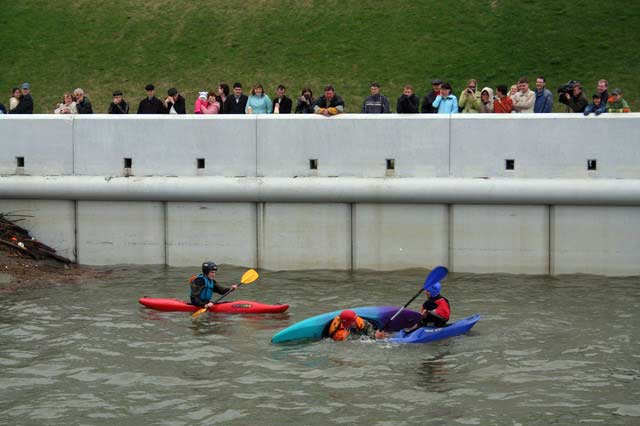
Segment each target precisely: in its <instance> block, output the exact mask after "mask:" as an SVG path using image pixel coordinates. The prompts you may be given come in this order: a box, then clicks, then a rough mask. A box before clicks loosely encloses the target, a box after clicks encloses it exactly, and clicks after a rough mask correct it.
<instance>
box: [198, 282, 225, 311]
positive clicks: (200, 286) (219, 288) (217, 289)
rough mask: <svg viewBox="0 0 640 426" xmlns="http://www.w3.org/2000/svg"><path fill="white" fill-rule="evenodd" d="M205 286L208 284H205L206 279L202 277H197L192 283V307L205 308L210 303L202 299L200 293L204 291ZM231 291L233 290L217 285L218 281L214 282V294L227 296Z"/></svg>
mask: <svg viewBox="0 0 640 426" xmlns="http://www.w3.org/2000/svg"><path fill="white" fill-rule="evenodd" d="M205 285H206V284H205V282H204V279H203V278H202V277H197V278H196V279H194V280H193V281H191V304H192V305H196V306H204V305H206V304H207V303H209V300H202V299H200V292H201V291H202V290H203V289H204V287H205ZM229 290H231V289H229V288H226V287H222V286H221V285H219V284H218V283H217V281H216V280H213V292H214V293H218V294H225V293H227V292H228V291H229Z"/></svg>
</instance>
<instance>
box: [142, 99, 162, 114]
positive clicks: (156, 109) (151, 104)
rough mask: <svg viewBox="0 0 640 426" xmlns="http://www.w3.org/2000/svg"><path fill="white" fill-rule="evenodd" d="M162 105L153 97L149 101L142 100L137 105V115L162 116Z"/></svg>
mask: <svg viewBox="0 0 640 426" xmlns="http://www.w3.org/2000/svg"><path fill="white" fill-rule="evenodd" d="M163 113H164V104H163V103H162V101H161V100H160V99H158V98H156V97H155V96H154V97H153V98H151V99H149V98H144V99H143V100H141V101H140V105H138V114H163Z"/></svg>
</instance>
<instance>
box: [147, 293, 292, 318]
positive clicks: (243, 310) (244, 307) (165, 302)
mask: <svg viewBox="0 0 640 426" xmlns="http://www.w3.org/2000/svg"><path fill="white" fill-rule="evenodd" d="M138 302H140V303H141V304H142V305H144V306H146V307H147V308H151V309H155V310H157V311H182V312H195V311H197V310H198V309H200V307H199V306H194V305H191V304H189V303H187V302H185V301H183V300H179V299H162V298H154V297H142V298H140V300H138ZM287 309H289V305H267V304H266V303H260V302H255V301H253V300H236V301H231V302H220V303H216V304H215V305H213V306H212V307H211V308H209V312H223V313H226V314H279V313H281V312H284V311H286V310H287Z"/></svg>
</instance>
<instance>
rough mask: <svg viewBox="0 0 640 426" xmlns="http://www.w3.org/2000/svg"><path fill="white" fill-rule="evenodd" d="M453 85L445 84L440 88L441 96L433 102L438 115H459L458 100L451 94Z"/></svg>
mask: <svg viewBox="0 0 640 426" xmlns="http://www.w3.org/2000/svg"><path fill="white" fill-rule="evenodd" d="M451 91H452V89H451V85H450V84H449V83H443V84H442V85H441V86H440V94H439V95H438V96H437V97H436V98H435V100H434V101H433V107H434V108H437V110H438V114H457V113H458V99H457V98H456V96H455V95H452V94H451Z"/></svg>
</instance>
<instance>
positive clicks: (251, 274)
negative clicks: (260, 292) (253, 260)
mask: <svg viewBox="0 0 640 426" xmlns="http://www.w3.org/2000/svg"><path fill="white" fill-rule="evenodd" d="M257 279H258V273H257V272H256V271H255V269H249V270H248V271H247V272H245V273H244V274H242V278H240V285H242V284H245V285H246V284H251V283H252V282H254V281H255V280H257ZM231 293H233V289H232V290H229V291H228V292H226V293H225V294H223V295H222V296H220V297H218V298H217V299H216V300H215V301H214V302H213V304H214V305H215V304H216V303H218V302H219V301H221V300H222V299H224V298H225V297H227V296H228V295H229V294H231ZM206 311H207V308H202V309H198V310H197V311H195V312H194V313H193V314H191V318H198V317H199V316H200V314H202V313H203V312H206Z"/></svg>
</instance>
